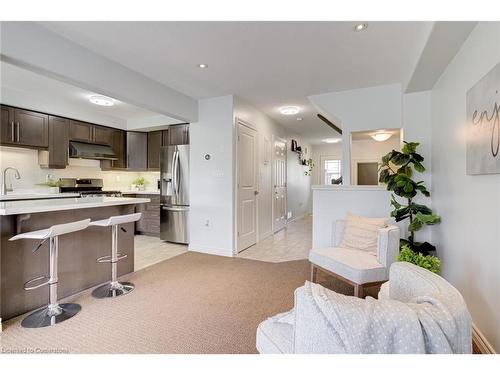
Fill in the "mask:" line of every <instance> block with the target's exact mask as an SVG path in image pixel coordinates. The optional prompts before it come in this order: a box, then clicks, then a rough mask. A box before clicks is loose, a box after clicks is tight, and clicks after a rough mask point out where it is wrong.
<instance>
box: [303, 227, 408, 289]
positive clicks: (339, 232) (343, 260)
mask: <svg viewBox="0 0 500 375" xmlns="http://www.w3.org/2000/svg"><path fill="white" fill-rule="evenodd" d="M345 226H346V220H337V221H336V222H335V224H334V228H333V239H332V245H333V247H327V248H319V249H312V250H311V252H310V253H309V261H310V262H311V281H312V282H316V276H317V272H318V270H321V271H322V272H326V273H328V274H330V275H332V276H334V277H336V278H338V279H340V280H342V281H344V282H346V283H348V284H350V285H352V286H354V295H355V296H357V297H360V298H363V297H364V288H366V287H371V286H376V285H380V284H382V283H384V282H385V281H387V279H388V276H389V268H390V266H391V264H392V263H393V262H395V261H396V258H397V256H398V253H399V239H400V229H399V227H397V226H394V225H389V226H387V227H385V228H381V229H379V231H378V240H377V254H372V253H370V252H367V251H364V250H357V249H353V248H348V247H341V246H340V245H341V243H342V239H343V235H344V230H345Z"/></svg>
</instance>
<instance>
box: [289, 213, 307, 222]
mask: <svg viewBox="0 0 500 375" xmlns="http://www.w3.org/2000/svg"><path fill="white" fill-rule="evenodd" d="M306 216H307V214H302V215H299V216H296V217H294V218H292V219H290V220H288V221H287V222H286V223H287V224H289V223H293V222H294V221H296V220H300V219H303V218H305V217H306Z"/></svg>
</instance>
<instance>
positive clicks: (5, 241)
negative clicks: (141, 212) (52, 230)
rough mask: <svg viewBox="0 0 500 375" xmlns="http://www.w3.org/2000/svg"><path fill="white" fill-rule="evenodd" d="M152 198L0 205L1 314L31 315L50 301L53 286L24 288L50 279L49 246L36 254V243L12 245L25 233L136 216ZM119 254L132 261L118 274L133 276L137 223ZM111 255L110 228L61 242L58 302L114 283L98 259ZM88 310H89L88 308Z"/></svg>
mask: <svg viewBox="0 0 500 375" xmlns="http://www.w3.org/2000/svg"><path fill="white" fill-rule="evenodd" d="M148 202H149V199H148V198H117V197H116V198H115V197H89V198H62V199H41V200H24V201H13V202H0V220H1V221H0V223H1V227H0V229H1V239H0V277H1V285H0V312H1V315H0V316H1V318H2V320H6V319H9V318H11V317H14V316H16V315H20V314H23V313H25V312H27V311H31V310H33V309H36V308H38V307H41V306H43V305H46V304H47V302H48V287H47V286H45V287H41V288H39V289H35V290H31V291H25V290H24V289H23V284H24V283H25V282H26V281H27V280H29V279H32V278H34V277H37V276H41V275H47V274H48V263H49V262H48V260H49V255H48V244H47V242H48V241H47V242H46V243H44V244H43V245H42V247H41V248H40V249H39V250H38V251H37V252H36V253H33V252H32V249H33V247H34V245H36V242H35V241H32V240H19V241H9V238H11V237H12V236H14V235H16V234H18V233H24V232H30V231H34V230H39V229H45V228H49V227H50V226H52V225H55V224H61V223H68V222H72V221H78V220H84V219H88V218H90V219H91V220H92V221H95V220H101V219H105V218H108V217H110V216H117V215H126V214H130V213H133V212H134V211H135V206H136V205H137V204H143V203H148ZM123 229H124V230H125V231H120V233H119V240H118V249H119V252H120V253H122V254H127V258H125V259H123V260H122V261H120V262H119V263H118V275H124V274H127V273H130V272H133V271H134V223H128V224H125V225H123ZM110 252H111V228H108V227H88V228H87V229H85V230H83V231H80V232H75V233H71V234H68V235H64V236H61V237H60V238H59V262H58V267H59V285H58V287H59V297H60V298H65V297H68V296H71V295H73V294H75V293H78V292H80V291H82V290H84V289H87V288H90V287H92V286H95V285H99V284H102V283H104V282H106V281H108V280H109V278H110V276H111V274H110V264H109V263H104V264H101V263H96V259H97V258H99V257H101V256H104V255H109V254H110ZM83 308H85V307H84V306H83Z"/></svg>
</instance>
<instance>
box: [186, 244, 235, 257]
mask: <svg viewBox="0 0 500 375" xmlns="http://www.w3.org/2000/svg"><path fill="white" fill-rule="evenodd" d="M188 250H189V251H193V252H195V253H204V254H210V255H219V256H224V257H232V256H233V249H222V248H220V247H217V248H212V247H209V246H203V245H197V244H189V248H188Z"/></svg>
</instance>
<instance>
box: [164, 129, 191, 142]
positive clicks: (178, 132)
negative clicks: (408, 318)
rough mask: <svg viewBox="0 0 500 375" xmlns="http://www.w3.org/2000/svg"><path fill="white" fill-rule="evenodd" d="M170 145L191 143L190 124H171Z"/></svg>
mask: <svg viewBox="0 0 500 375" xmlns="http://www.w3.org/2000/svg"><path fill="white" fill-rule="evenodd" d="M168 144H169V145H188V144H189V124H178V125H170V126H169V127H168Z"/></svg>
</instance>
